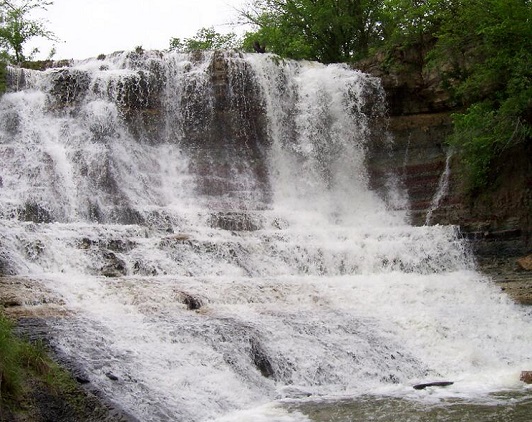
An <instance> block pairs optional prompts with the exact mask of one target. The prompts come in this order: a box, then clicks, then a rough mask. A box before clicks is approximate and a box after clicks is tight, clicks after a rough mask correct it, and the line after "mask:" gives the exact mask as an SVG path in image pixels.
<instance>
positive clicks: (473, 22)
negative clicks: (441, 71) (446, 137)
mask: <svg viewBox="0 0 532 422" xmlns="http://www.w3.org/2000/svg"><path fill="white" fill-rule="evenodd" d="M436 36H437V39H438V41H437V43H436V45H435V48H434V50H433V52H432V62H433V64H434V65H435V66H438V67H440V68H442V67H447V68H448V71H446V72H445V76H446V77H447V78H448V84H449V86H450V87H451V89H452V91H453V92H454V94H455V97H456V99H457V101H458V102H459V104H461V105H462V107H463V108H464V111H463V112H461V113H456V114H454V116H453V119H454V132H453V134H452V136H451V138H450V142H451V144H453V145H454V146H455V147H457V148H458V149H459V150H460V152H461V156H462V157H463V160H464V162H465V164H466V165H467V168H468V170H469V173H470V177H469V179H470V181H471V188H473V189H476V188H483V187H485V186H486V185H487V184H488V183H489V182H490V181H492V179H493V177H492V176H493V168H492V164H493V161H494V159H495V158H496V157H497V156H498V155H500V154H501V153H502V152H503V151H505V150H507V149H509V148H511V147H514V146H516V145H518V144H520V143H524V142H530V140H531V138H532V68H531V66H530V64H531V63H532V4H531V2H530V1H528V0H467V1H462V2H460V5H459V7H456V8H452V9H448V14H447V16H445V18H444V19H443V21H442V23H441V25H440V28H439V30H438V31H437V33H436Z"/></svg>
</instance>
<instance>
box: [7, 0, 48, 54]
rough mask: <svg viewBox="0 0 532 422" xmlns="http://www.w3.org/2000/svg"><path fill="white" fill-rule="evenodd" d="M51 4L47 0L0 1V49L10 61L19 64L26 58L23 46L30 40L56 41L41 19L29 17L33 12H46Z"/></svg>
mask: <svg viewBox="0 0 532 422" xmlns="http://www.w3.org/2000/svg"><path fill="white" fill-rule="evenodd" d="M52 4H53V1H49V0H20V1H18V0H1V1H0V47H1V48H2V49H4V52H5V53H6V54H7V55H8V57H9V58H10V60H11V61H14V62H15V63H21V62H23V61H24V60H25V59H26V58H27V57H26V56H25V55H24V44H26V42H28V41H29V40H30V39H32V38H35V37H43V38H46V39H49V40H52V41H56V40H57V38H56V36H55V35H54V33H53V32H51V31H48V30H47V29H46V26H45V23H44V22H43V21H42V20H41V19H32V18H31V17H30V14H31V12H33V11H34V10H37V9H43V10H47V8H48V6H50V5H52ZM36 52H37V50H34V51H33V52H32V54H33V53H36ZM30 56H31V55H30Z"/></svg>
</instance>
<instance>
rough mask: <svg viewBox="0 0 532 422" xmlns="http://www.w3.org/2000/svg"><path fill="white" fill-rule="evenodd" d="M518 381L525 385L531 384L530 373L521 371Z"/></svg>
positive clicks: (531, 373)
mask: <svg viewBox="0 0 532 422" xmlns="http://www.w3.org/2000/svg"><path fill="white" fill-rule="evenodd" d="M519 379H520V380H521V381H523V382H524V383H525V384H532V371H522V372H521V377H520V378H519Z"/></svg>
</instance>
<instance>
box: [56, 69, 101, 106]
mask: <svg viewBox="0 0 532 422" xmlns="http://www.w3.org/2000/svg"><path fill="white" fill-rule="evenodd" d="M90 80H91V78H90V76H89V73H88V72H85V71H81V70H77V69H68V68H66V69H61V70H58V71H57V72H55V74H54V76H53V78H52V84H53V88H52V90H51V94H52V95H53V96H54V98H55V99H56V101H57V103H58V104H60V105H62V106H67V105H72V104H74V103H76V102H78V101H80V100H81V99H83V97H84V96H85V95H86V94H87V91H88V89H89V85H90Z"/></svg>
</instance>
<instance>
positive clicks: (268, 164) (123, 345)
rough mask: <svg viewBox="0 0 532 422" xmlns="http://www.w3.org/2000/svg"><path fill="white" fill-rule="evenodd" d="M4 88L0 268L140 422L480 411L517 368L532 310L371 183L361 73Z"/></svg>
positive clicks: (142, 64) (326, 70)
mask: <svg viewBox="0 0 532 422" xmlns="http://www.w3.org/2000/svg"><path fill="white" fill-rule="evenodd" d="M12 72H15V70H12ZM18 72H19V73H18V74H17V81H19V86H20V87H21V89H20V90H14V89H13V90H12V92H9V93H7V94H5V95H4V96H3V97H2V98H1V100H0V160H1V163H2V165H1V168H0V181H1V183H0V192H1V195H0V222H1V225H2V230H1V232H0V270H1V271H2V273H3V274H4V275H10V276H13V277H17V278H18V280H23V282H24V283H25V284H26V285H27V284H28V283H29V284H30V285H34V286H35V287H34V288H35V289H38V288H39V289H40V288H42V289H44V290H46V291H47V292H48V293H49V294H50V295H52V296H53V297H55V298H56V299H54V303H56V304H57V306H58V307H60V309H61V312H58V314H57V315H54V317H53V318H49V319H48V320H47V323H48V324H49V327H50V333H51V334H50V335H51V337H52V339H51V342H52V344H53V346H54V347H55V348H56V349H57V350H58V351H59V352H60V353H61V354H62V355H63V356H65V358H66V359H67V360H68V361H69V362H72V363H75V365H76V367H77V368H79V369H80V370H82V371H83V372H84V374H85V376H86V378H87V379H88V380H89V381H90V383H91V385H92V386H94V387H95V388H97V389H98V390H99V391H101V392H102V393H103V394H104V395H105V396H106V397H108V398H109V399H110V400H112V401H113V402H115V403H117V404H118V405H119V406H120V407H122V408H123V409H126V410H127V412H128V413H130V414H131V415H133V416H134V417H136V418H138V419H139V420H142V421H206V420H216V419H219V420H222V419H223V420H261V418H262V420H269V421H274V420H279V421H281V420H283V421H285V420H294V421H295V420H307V419H306V418H305V417H304V416H303V415H301V414H299V413H297V412H292V413H290V412H289V411H288V410H286V409H285V408H283V406H282V403H284V402H285V401H287V400H288V401H290V400H296V401H297V400H303V399H304V400H313V399H318V398H324V399H334V398H343V397H359V396H361V395H367V394H373V395H386V394H397V395H400V396H406V397H409V396H411V395H412V394H414V393H412V389H411V385H412V383H415V382H419V381H423V380H426V379H434V378H437V379H441V378H443V379H450V380H453V381H456V383H455V385H453V386H452V387H451V388H449V389H447V390H446V394H449V395H451V396H453V395H454V396H460V397H463V396H468V397H475V396H478V395H482V394H484V393H485V392H486V391H496V390H499V389H507V388H517V386H518V375H516V374H518V373H519V371H520V370H522V369H526V368H528V369H529V368H530V366H532V347H531V345H532V330H530V323H531V320H530V315H527V314H526V313H525V311H524V310H523V309H522V308H520V307H518V306H516V305H514V304H513V303H511V302H510V301H509V300H508V299H506V297H505V296H503V295H502V293H501V292H500V291H499V290H498V289H497V288H496V287H494V286H493V285H492V284H491V283H490V282H489V280H487V279H485V278H483V277H482V276H481V275H480V274H478V273H477V272H475V269H474V263H473V260H472V258H471V256H470V255H469V253H468V247H467V243H466V242H465V241H464V240H463V239H461V237H460V235H459V233H458V230H457V229H456V228H455V227H445V226H435V227H428V226H425V227H412V226H410V225H408V223H407V218H406V216H405V212H404V210H400V209H396V207H394V205H393V204H391V203H390V202H389V201H388V200H386V197H393V196H394V195H395V193H391V194H390V195H381V194H378V193H376V192H373V191H371V190H370V189H369V187H368V186H369V176H368V172H367V170H366V150H367V147H368V142H371V137H372V136H375V134H376V133H379V130H378V129H379V127H378V126H377V125H379V123H378V122H379V121H382V118H383V116H384V115H385V104H384V101H383V98H384V95H383V92H382V88H381V86H380V83H379V80H378V79H376V78H373V77H370V76H368V75H365V74H363V73H361V72H358V71H354V70H351V69H349V68H348V67H346V66H342V65H329V66H325V65H320V64H316V63H307V62H294V61H287V60H281V59H279V58H277V57H275V56H271V55H268V54H263V55H253V54H249V55H246V54H237V53H222V52H215V53H193V54H187V55H185V54H177V53H166V54H161V53H156V52H147V53H142V54H139V53H119V54H114V55H111V56H108V57H107V58H105V59H104V60H96V59H91V60H86V61H81V62H78V63H76V64H75V65H74V66H72V67H70V68H61V69H49V70H46V71H44V72H37V71H26V70H25V71H18ZM15 73H16V72H15ZM416 394H418V393H416ZM419 394H422V393H419ZM416 397H419V396H416ZM239 415H240V416H239ZM246 415H247V416H246ZM250 415H251V416H250ZM239 417H241V418H242V419H239ZM246 418H247V419H246Z"/></svg>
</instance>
